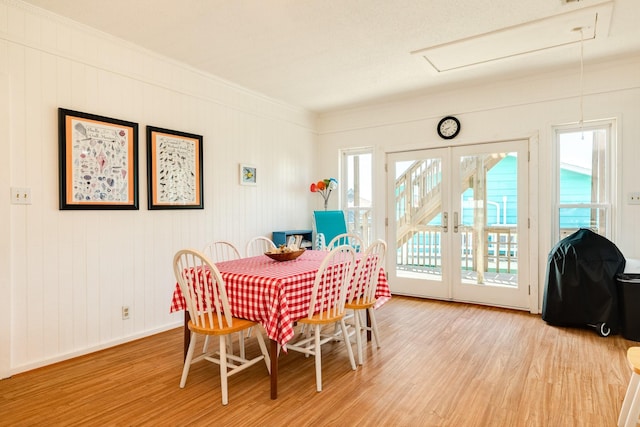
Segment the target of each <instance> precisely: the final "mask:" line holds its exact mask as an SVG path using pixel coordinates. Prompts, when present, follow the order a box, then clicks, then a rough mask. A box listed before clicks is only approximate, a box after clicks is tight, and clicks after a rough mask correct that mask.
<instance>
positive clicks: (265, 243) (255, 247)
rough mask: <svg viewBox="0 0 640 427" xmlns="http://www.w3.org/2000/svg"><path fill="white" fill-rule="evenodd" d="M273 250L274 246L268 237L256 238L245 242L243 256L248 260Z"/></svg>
mask: <svg viewBox="0 0 640 427" xmlns="http://www.w3.org/2000/svg"><path fill="white" fill-rule="evenodd" d="M275 248H276V244H275V243H273V241H272V240H271V239H269V238H268V237H264V236H256V237H254V238H252V239H251V240H249V241H248V242H247V247H246V249H245V256H246V257H247V258H248V257H252V256H259V255H263V254H264V253H265V252H268V251H270V250H271V249H275Z"/></svg>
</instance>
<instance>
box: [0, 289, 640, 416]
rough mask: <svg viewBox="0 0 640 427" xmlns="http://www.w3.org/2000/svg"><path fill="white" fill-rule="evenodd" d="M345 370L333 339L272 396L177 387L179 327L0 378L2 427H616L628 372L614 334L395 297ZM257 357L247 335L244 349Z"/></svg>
mask: <svg viewBox="0 0 640 427" xmlns="http://www.w3.org/2000/svg"><path fill="white" fill-rule="evenodd" d="M377 319H378V322H379V327H380V330H381V334H382V344H383V346H382V347H381V348H380V349H375V348H373V346H372V344H371V343H369V344H368V347H367V350H366V353H365V363H364V365H363V366H361V367H358V370H357V371H355V372H354V371H352V370H351V368H350V366H349V362H348V359H347V356H346V352H345V351H344V347H343V344H341V343H336V344H335V345H330V346H329V348H328V349H327V350H326V351H324V352H323V367H322V370H323V379H324V381H323V386H324V390H323V391H322V392H321V393H317V392H316V391H315V377H314V366H313V359H312V358H308V359H307V358H305V357H304V355H301V354H294V353H293V352H292V353H290V354H286V355H282V356H281V358H280V359H281V360H280V371H279V373H280V377H279V398H278V400H276V401H272V400H270V398H269V377H268V376H267V372H266V368H265V367H264V365H261V364H258V365H255V366H253V367H251V368H249V369H248V370H247V371H244V372H241V373H239V374H238V375H236V376H234V377H231V378H230V380H229V405H228V406H222V405H221V403H220V377H219V373H218V367H217V365H213V364H211V363H209V362H201V363H200V364H199V365H195V366H193V367H192V369H191V372H190V374H189V378H188V380H187V385H186V387H185V388H184V389H180V388H179V387H178V383H179V381H180V375H181V369H182V330H181V329H175V330H172V331H168V332H165V333H162V334H158V335H155V336H153V337H149V338H145V339H142V340H138V341H135V342H132V343H128V344H125V345H121V346H118V347H116V348H112V349H108V350H105V351H102V352H99V353H95V354H92V355H88V356H84V357H81V358H77V359H74V360H69V361H65V362H62V363H59V364H56V365H52V366H48V367H45V368H42V369H38V370H34V371H30V372H26V373H23V374H19V375H15V376H14V377H13V378H10V379H6V380H3V381H0V425H2V426H5V425H7V426H9V425H10V426H31V425H83V426H92V425H100V426H102V425H121V426H138V425H148V426H178V425H226V426H289V427H291V426H307V425H308V426H324V425H332V426H352V425H353V426H355V425H358V426H456V427H458V426H465V427H467V426H492V427H493V426H510V427H511V426H553V427H564V426H594V427H606V426H615V424H616V420H617V417H618V411H619V409H620V406H621V403H622V399H623V397H624V393H625V390H626V386H627V382H628V380H629V377H630V370H629V367H628V366H627V363H626V358H625V352H626V349H627V347H629V346H633V345H640V343H636V342H634V341H628V340H625V339H624V338H623V337H622V336H620V335H617V336H611V337H607V338H601V337H599V336H598V335H597V334H596V333H595V331H594V330H591V329H587V328H585V329H581V328H557V327H551V326H548V325H547V324H546V323H545V322H544V321H542V320H541V318H540V316H538V315H531V314H528V313H525V312H519V311H510V310H503V309H497V308H489V307H482V306H476V305H467V304H456V303H448V302H439V301H428V300H418V299H412V298H403V297H394V298H393V299H392V300H391V301H390V302H388V303H387V304H385V305H384V306H383V307H382V308H381V309H380V310H378V312H377ZM247 350H248V352H249V353H250V354H253V353H256V352H258V348H257V345H256V344H255V339H252V340H251V342H250V344H249V346H248V348H247Z"/></svg>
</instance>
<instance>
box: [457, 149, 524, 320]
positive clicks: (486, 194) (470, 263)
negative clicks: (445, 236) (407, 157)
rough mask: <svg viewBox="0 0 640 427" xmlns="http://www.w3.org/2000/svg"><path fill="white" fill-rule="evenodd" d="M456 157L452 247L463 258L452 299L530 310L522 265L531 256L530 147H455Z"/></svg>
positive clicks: (458, 269)
mask: <svg viewBox="0 0 640 427" xmlns="http://www.w3.org/2000/svg"><path fill="white" fill-rule="evenodd" d="M452 158H453V161H452V163H453V164H455V165H456V168H455V169H456V170H455V173H454V175H453V176H454V177H455V178H453V180H452V193H454V194H457V195H458V197H456V199H455V201H454V202H453V205H452V210H453V216H454V218H453V226H452V227H453V235H454V236H456V237H455V238H454V240H453V242H452V244H453V245H454V247H453V251H454V253H456V254H459V259H460V263H459V264H458V265H459V268H456V270H455V273H454V277H453V280H452V294H453V299H454V300H458V301H470V302H476V303H483V304H491V305H500V306H508V307H522V308H526V307H528V285H526V286H525V285H521V282H522V279H521V275H522V262H521V260H522V257H523V255H526V253H527V251H526V245H525V244H526V242H527V240H526V237H525V238H524V240H523V234H524V236H526V235H527V227H526V224H527V216H526V212H527V210H528V209H527V196H526V194H527V193H526V191H527V184H526V183H527V181H528V180H527V176H528V170H527V163H528V162H527V142H526V141H512V142H505V143H493V144H478V145H473V146H466V147H455V148H454V149H452ZM520 196H522V197H520ZM523 224H524V227H523ZM523 248H524V249H525V250H524V251H523ZM454 258H456V259H457V257H454ZM456 259H452V260H451V261H452V263H454V264H455V263H456ZM522 277H527V275H525V276H522Z"/></svg>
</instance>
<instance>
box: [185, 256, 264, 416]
mask: <svg viewBox="0 0 640 427" xmlns="http://www.w3.org/2000/svg"><path fill="white" fill-rule="evenodd" d="M173 271H174V274H175V276H176V279H177V281H178V284H179V286H180V290H181V292H182V295H183V296H184V298H185V301H186V305H187V310H188V311H189V315H190V317H191V320H190V321H189V323H188V327H189V330H190V331H191V342H190V343H189V349H188V350H187V356H186V358H185V361H184V367H183V369H182V377H181V378H180V388H184V386H185V384H186V382H187V376H188V375H189V368H190V367H191V365H192V364H194V363H196V362H199V361H201V360H207V361H209V362H213V363H216V364H218V365H219V366H220V387H221V389H222V404H223V405H226V404H227V403H229V393H228V387H227V378H228V377H229V376H231V375H234V374H236V373H238V372H240V371H242V370H244V369H246V368H248V367H249V366H252V365H254V364H256V363H258V362H260V361H261V360H264V361H265V364H266V366H267V371H268V372H270V366H271V361H270V358H269V352H268V351H267V346H266V345H265V342H264V338H263V337H262V334H261V333H256V334H255V335H256V338H257V339H258V344H259V346H260V351H261V353H262V354H261V355H259V356H256V357H254V358H252V359H246V358H244V357H237V356H235V355H233V354H229V353H227V351H226V347H227V346H226V337H228V336H230V334H232V333H235V332H241V331H244V330H246V329H248V328H250V327H254V326H257V325H258V323H257V322H253V321H250V320H246V319H240V318H236V317H233V316H232V315H231V307H230V305H229V300H228V298H227V292H226V289H225V283H224V280H223V279H222V276H221V274H220V272H219V271H218V269H217V268H216V266H215V264H213V263H211V262H210V261H209V260H208V259H207V257H206V256H205V255H204V254H202V253H201V252H198V251H195V250H192V249H184V250H181V251H178V252H177V253H176V255H175V256H174V258H173ZM200 335H202V336H206V337H208V336H218V337H219V349H218V351H217V352H203V353H202V354H200V355H198V356H196V357H194V352H195V348H196V341H197V337H198V336H200Z"/></svg>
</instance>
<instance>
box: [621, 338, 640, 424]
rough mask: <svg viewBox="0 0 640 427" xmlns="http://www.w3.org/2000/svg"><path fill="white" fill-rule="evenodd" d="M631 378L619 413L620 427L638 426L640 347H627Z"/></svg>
mask: <svg viewBox="0 0 640 427" xmlns="http://www.w3.org/2000/svg"><path fill="white" fill-rule="evenodd" d="M627 362H629V367H630V368H631V378H630V379H629V385H628V386H627V393H626V394H625V396H624V400H623V401H622V407H621V408H620V414H619V415H618V427H636V426H637V425H638V417H640V347H629V348H628V349H627Z"/></svg>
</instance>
